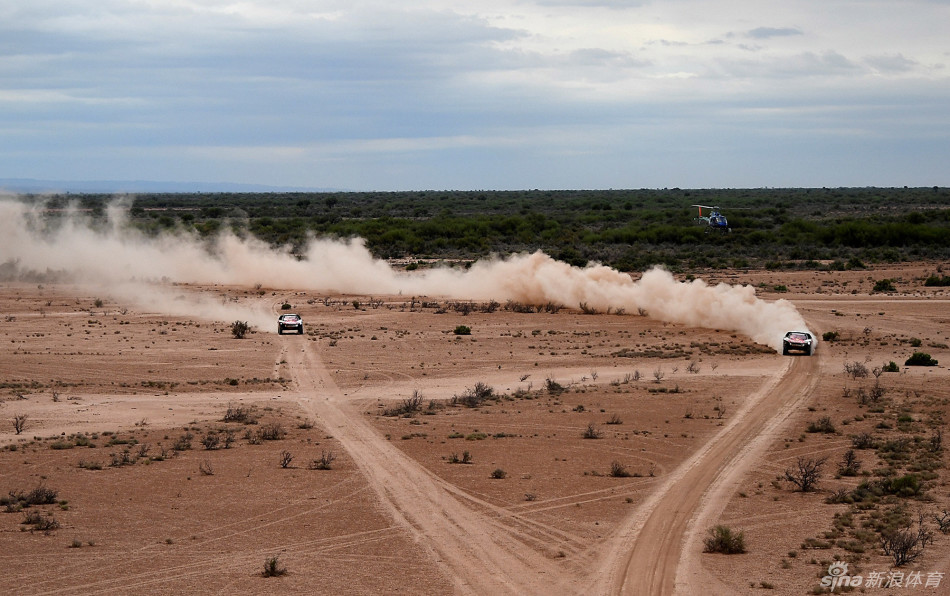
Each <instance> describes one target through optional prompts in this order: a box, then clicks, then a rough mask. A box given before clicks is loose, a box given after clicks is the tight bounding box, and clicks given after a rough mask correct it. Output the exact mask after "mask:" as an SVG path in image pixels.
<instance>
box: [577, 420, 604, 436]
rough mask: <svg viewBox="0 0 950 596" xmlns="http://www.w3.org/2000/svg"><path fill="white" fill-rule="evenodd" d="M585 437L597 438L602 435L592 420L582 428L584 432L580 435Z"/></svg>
mask: <svg viewBox="0 0 950 596" xmlns="http://www.w3.org/2000/svg"><path fill="white" fill-rule="evenodd" d="M581 436H582V437H584V438H585V439H599V438H600V437H601V436H602V433H601V432H600V429H598V428H597V425H596V424H594V423H593V422H590V423H588V424H587V428H585V429H584V433H583V434H582V435H581Z"/></svg>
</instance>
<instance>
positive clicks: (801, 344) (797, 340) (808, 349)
mask: <svg viewBox="0 0 950 596" xmlns="http://www.w3.org/2000/svg"><path fill="white" fill-rule="evenodd" d="M792 350H797V351H799V352H805V355H806V356H811V355H812V354H813V353H814V352H815V338H814V337H812V335H811V333H809V332H807V331H789V332H788V333H786V334H785V339H783V340H782V354H784V355H785V356H788V353H789V352H791V351H792Z"/></svg>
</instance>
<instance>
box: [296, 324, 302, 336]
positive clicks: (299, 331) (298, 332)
mask: <svg viewBox="0 0 950 596" xmlns="http://www.w3.org/2000/svg"><path fill="white" fill-rule="evenodd" d="M297 335H303V325H301V326H300V329H298V330H297Z"/></svg>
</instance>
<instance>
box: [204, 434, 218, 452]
mask: <svg viewBox="0 0 950 596" xmlns="http://www.w3.org/2000/svg"><path fill="white" fill-rule="evenodd" d="M201 444H202V445H204V448H205V449H207V450H208V451H213V450H215V449H218V448H219V447H220V446H221V437H219V436H218V433H217V432H216V431H213V430H209V431H208V433H207V434H206V435H205V436H204V437H203V438H202V439H201Z"/></svg>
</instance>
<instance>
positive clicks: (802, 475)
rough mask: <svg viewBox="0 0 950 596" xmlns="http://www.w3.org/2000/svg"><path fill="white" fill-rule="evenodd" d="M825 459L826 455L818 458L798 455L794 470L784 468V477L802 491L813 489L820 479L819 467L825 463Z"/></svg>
mask: <svg viewBox="0 0 950 596" xmlns="http://www.w3.org/2000/svg"><path fill="white" fill-rule="evenodd" d="M827 459H828V458H827V457H820V458H818V459H812V458H810V457H799V458H798V460H797V461H796V468H795V469H794V470H785V479H786V480H788V481H789V482H791V483H792V484H794V485H795V486H797V487H798V490H800V491H802V492H803V493H807V492H809V491H811V490H814V488H815V486H816V485H817V484H818V481H819V480H820V479H821V468H822V466H824V465H825V461H827Z"/></svg>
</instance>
